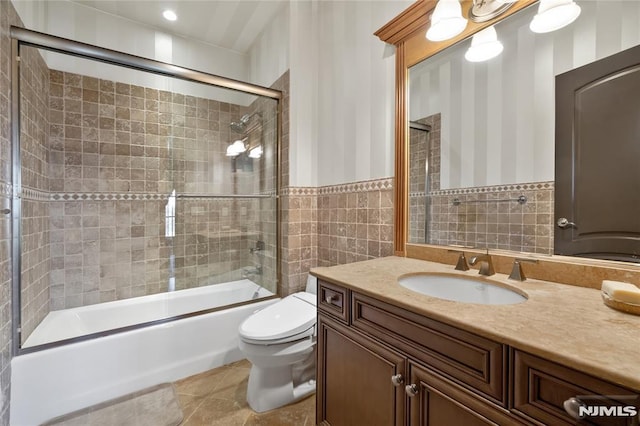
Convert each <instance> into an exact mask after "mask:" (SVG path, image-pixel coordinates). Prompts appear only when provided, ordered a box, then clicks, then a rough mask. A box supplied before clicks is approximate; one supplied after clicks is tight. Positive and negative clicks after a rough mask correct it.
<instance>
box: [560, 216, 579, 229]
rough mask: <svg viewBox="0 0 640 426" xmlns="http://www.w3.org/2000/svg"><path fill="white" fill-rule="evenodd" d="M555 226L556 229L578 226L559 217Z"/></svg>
mask: <svg viewBox="0 0 640 426" xmlns="http://www.w3.org/2000/svg"><path fill="white" fill-rule="evenodd" d="M556 224H557V225H558V228H562V229H564V228H570V227H573V228H577V227H578V225H576V224H575V223H573V222H569V219H567V218H566V217H561V218H560V219H558V221H557V222H556Z"/></svg>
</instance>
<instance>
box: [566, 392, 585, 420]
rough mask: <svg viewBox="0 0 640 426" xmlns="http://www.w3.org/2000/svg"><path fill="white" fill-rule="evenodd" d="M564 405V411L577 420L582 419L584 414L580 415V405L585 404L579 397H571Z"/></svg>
mask: <svg viewBox="0 0 640 426" xmlns="http://www.w3.org/2000/svg"><path fill="white" fill-rule="evenodd" d="M562 406H563V407H564V411H566V412H567V414H568V415H570V416H571V417H572V418H574V419H576V420H580V419H582V416H580V407H582V406H584V403H583V402H582V401H580V400H579V399H578V398H575V397H571V398H569V399H567V400H566V401H565V402H563V403H562Z"/></svg>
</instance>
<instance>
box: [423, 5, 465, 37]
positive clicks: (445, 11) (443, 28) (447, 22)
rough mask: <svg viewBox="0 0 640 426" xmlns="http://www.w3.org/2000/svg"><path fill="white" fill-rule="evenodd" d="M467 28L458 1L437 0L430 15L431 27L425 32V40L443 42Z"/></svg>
mask: <svg viewBox="0 0 640 426" xmlns="http://www.w3.org/2000/svg"><path fill="white" fill-rule="evenodd" d="M466 27H467V20H466V19H464V18H463V17H462V7H461V6H460V2H459V1H458V0H439V1H438V4H436V7H435V9H434V10H433V14H432V15H431V26H430V27H429V30H427V35H426V37H427V39H429V40H431V41H443V40H448V39H450V38H453V37H455V36H457V35H458V34H460V33H461V32H462V31H464V29H465V28H466Z"/></svg>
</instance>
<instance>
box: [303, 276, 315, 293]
mask: <svg viewBox="0 0 640 426" xmlns="http://www.w3.org/2000/svg"><path fill="white" fill-rule="evenodd" d="M304 291H306V292H307V293H313V294H318V278H316V277H314V276H313V275H311V274H309V275H308V276H307V287H306V288H305V290H304Z"/></svg>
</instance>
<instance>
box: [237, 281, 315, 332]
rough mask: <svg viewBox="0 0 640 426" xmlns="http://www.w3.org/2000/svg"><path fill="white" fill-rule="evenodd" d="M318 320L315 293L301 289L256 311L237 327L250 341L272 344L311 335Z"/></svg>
mask: <svg viewBox="0 0 640 426" xmlns="http://www.w3.org/2000/svg"><path fill="white" fill-rule="evenodd" d="M315 324H316V295H315V294H312V293H307V292H299V293H294V294H292V295H289V296H287V297H285V298H284V299H282V300H280V301H279V302H276V303H274V304H273V305H270V306H268V307H266V308H265V309H262V310H261V311H258V312H256V313H254V314H253V315H251V316H250V317H249V318H247V319H246V320H245V321H244V322H243V323H242V324H241V325H240V327H239V329H238V331H239V334H240V338H241V339H242V340H243V341H245V342H247V343H253V344H258V345H273V344H278V343H286V342H293V341H295V340H300V339H304V338H306V337H309V336H312V335H313V334H315Z"/></svg>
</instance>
